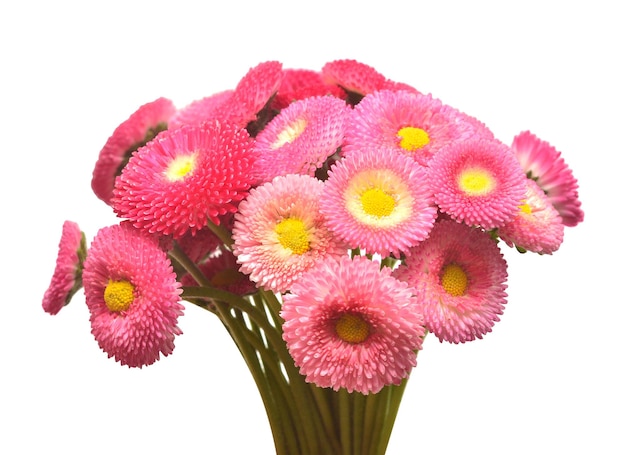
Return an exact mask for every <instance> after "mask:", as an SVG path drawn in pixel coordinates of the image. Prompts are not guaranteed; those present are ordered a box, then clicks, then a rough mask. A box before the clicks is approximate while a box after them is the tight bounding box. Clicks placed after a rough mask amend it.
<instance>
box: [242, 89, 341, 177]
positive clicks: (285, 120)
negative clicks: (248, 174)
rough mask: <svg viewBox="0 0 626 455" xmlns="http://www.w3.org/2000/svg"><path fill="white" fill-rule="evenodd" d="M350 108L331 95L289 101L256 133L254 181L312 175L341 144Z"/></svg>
mask: <svg viewBox="0 0 626 455" xmlns="http://www.w3.org/2000/svg"><path fill="white" fill-rule="evenodd" d="M350 111H351V108H350V107H349V106H348V105H347V104H346V103H345V102H344V101H343V100H341V99H339V98H335V97H332V96H316V97H311V98H306V99H303V100H298V101H294V102H293V103H291V104H290V105H289V106H287V107H286V108H285V109H283V110H282V111H281V112H280V113H279V114H278V115H277V116H276V117H274V118H273V119H272V121H270V122H269V123H268V124H267V126H266V127H265V129H263V130H262V131H261V132H260V133H259V134H258V135H257V136H256V141H255V149H256V152H257V156H258V159H257V161H256V164H255V167H254V175H255V177H256V180H257V181H258V182H259V183H263V182H269V181H271V180H272V179H273V178H274V177H277V176H279V175H285V174H308V175H311V176H312V175H314V174H315V170H316V169H317V168H319V167H321V166H322V164H324V162H325V161H326V158H328V157H329V156H331V155H332V154H334V153H335V152H336V151H337V149H338V148H339V147H340V146H341V145H342V144H343V139H344V133H345V130H346V122H347V118H348V116H349V115H350Z"/></svg>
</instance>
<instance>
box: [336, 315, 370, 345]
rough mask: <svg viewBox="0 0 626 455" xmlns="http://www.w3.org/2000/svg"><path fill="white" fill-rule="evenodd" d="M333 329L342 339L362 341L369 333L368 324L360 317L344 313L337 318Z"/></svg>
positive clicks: (354, 341)
mask: <svg viewBox="0 0 626 455" xmlns="http://www.w3.org/2000/svg"><path fill="white" fill-rule="evenodd" d="M335 331H336V332H337V335H339V338H341V339H342V340H343V341H347V342H348V343H362V342H363V341H365V340H366V339H367V337H368V336H369V334H370V326H369V324H368V323H367V321H365V320H364V319H363V318H362V317H360V316H357V315H354V314H349V313H346V314H342V315H341V317H340V318H339V320H337V323H336V324H335Z"/></svg>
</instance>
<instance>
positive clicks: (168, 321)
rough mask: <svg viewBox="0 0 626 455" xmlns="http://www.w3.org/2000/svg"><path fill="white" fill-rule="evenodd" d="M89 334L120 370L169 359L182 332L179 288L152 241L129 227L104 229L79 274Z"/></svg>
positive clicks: (165, 261) (160, 252)
mask: <svg viewBox="0 0 626 455" xmlns="http://www.w3.org/2000/svg"><path fill="white" fill-rule="evenodd" d="M83 282H84V286H85V301H86V302H87V307H88V308H89V312H90V322H91V332H92V334H93V335H94V337H95V339H96V341H97V342H98V345H99V346H100V348H101V349H102V350H103V351H104V352H106V353H107V354H108V356H109V357H115V360H116V361H118V362H120V363H121V364H122V365H128V366H129V367H140V368H141V367H142V366H144V365H151V364H152V363H154V362H155V361H157V360H159V358H160V355H161V354H162V355H164V356H167V355H169V354H171V353H172V351H173V349H174V338H175V336H177V335H180V334H181V333H182V332H181V330H180V329H179V327H178V325H177V320H178V317H179V316H181V315H182V312H183V306H182V305H181V304H180V303H179V301H180V293H181V289H180V284H179V283H178V282H177V281H176V274H175V273H174V271H173V270H172V265H171V263H170V260H169V259H168V258H167V255H166V253H165V252H164V251H163V250H162V249H161V248H160V247H159V244H158V240H157V239H156V238H155V237H154V236H145V235H142V233H141V232H139V231H137V230H136V229H134V228H133V227H132V226H131V225H130V224H128V223H123V224H121V225H113V226H108V227H105V228H102V229H100V230H99V231H98V233H97V234H96V237H95V238H94V240H93V242H92V243H91V246H90V248H89V250H88V252H87V259H86V260H85V268H84V271H83Z"/></svg>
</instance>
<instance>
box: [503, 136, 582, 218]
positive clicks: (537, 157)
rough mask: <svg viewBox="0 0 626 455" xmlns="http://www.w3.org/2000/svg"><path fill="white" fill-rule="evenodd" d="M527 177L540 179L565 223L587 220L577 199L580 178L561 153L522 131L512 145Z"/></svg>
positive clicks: (543, 188) (542, 187)
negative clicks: (577, 178) (577, 177)
mask: <svg viewBox="0 0 626 455" xmlns="http://www.w3.org/2000/svg"><path fill="white" fill-rule="evenodd" d="M511 148H512V150H513V153H514V154H515V156H516V157H517V159H518V160H519V162H520V164H521V166H522V169H523V170H524V172H526V175H527V176H528V178H530V179H533V180H535V181H536V182H537V184H538V185H539V187H540V188H541V189H542V190H543V191H544V192H545V193H546V194H547V195H548V199H549V200H550V202H551V203H552V205H553V206H554V208H556V210H557V211H558V212H559V214H560V215H561V218H562V219H563V224H564V225H565V226H576V225H577V224H578V223H580V222H582V221H583V219H584V212H583V211H582V209H581V208H580V206H581V202H580V200H579V199H578V181H577V180H576V178H574V174H573V173H572V170H571V169H570V168H569V166H568V165H567V164H566V163H565V160H564V159H563V158H562V157H561V152H559V151H558V150H557V149H556V148H554V147H553V146H552V145H550V144H549V143H548V142H546V141H544V140H541V139H539V138H538V137H537V136H535V135H534V134H532V133H531V132H530V131H523V132H521V133H520V134H518V135H517V136H515V138H514V139H513V144H512V146H511Z"/></svg>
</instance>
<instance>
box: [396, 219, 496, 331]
mask: <svg viewBox="0 0 626 455" xmlns="http://www.w3.org/2000/svg"><path fill="white" fill-rule="evenodd" d="M394 276H396V277H397V278H398V279H400V280H403V281H406V282H407V283H408V284H409V286H412V287H414V288H415V292H416V295H417V298H418V302H419V305H418V306H419V307H420V309H419V311H421V313H422V314H423V315H424V320H425V323H426V328H427V329H428V330H429V331H430V332H432V333H434V334H435V336H437V338H439V340H440V341H448V342H450V343H464V342H466V341H472V340H474V339H476V338H482V337H483V335H485V334H487V333H488V332H491V330H492V327H493V325H494V324H495V322H497V321H499V317H498V316H499V315H501V314H502V313H503V311H504V306H505V304H506V296H507V295H506V292H505V289H506V279H507V268H506V261H505V260H504V258H503V256H502V253H501V252H500V249H499V247H498V245H497V243H496V242H495V241H494V240H493V239H492V238H491V236H490V235H489V234H488V233H487V232H485V231H483V230H481V229H477V228H472V227H469V226H467V225H466V224H462V223H457V222H455V221H451V220H443V221H439V222H437V223H436V224H435V227H434V228H433V230H432V232H431V233H430V237H429V238H428V239H427V240H425V241H424V242H422V243H421V244H419V245H418V246H417V247H415V248H413V249H411V251H410V254H409V255H408V256H407V258H406V261H405V265H401V266H400V267H399V268H398V269H396V271H395V272H394Z"/></svg>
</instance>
